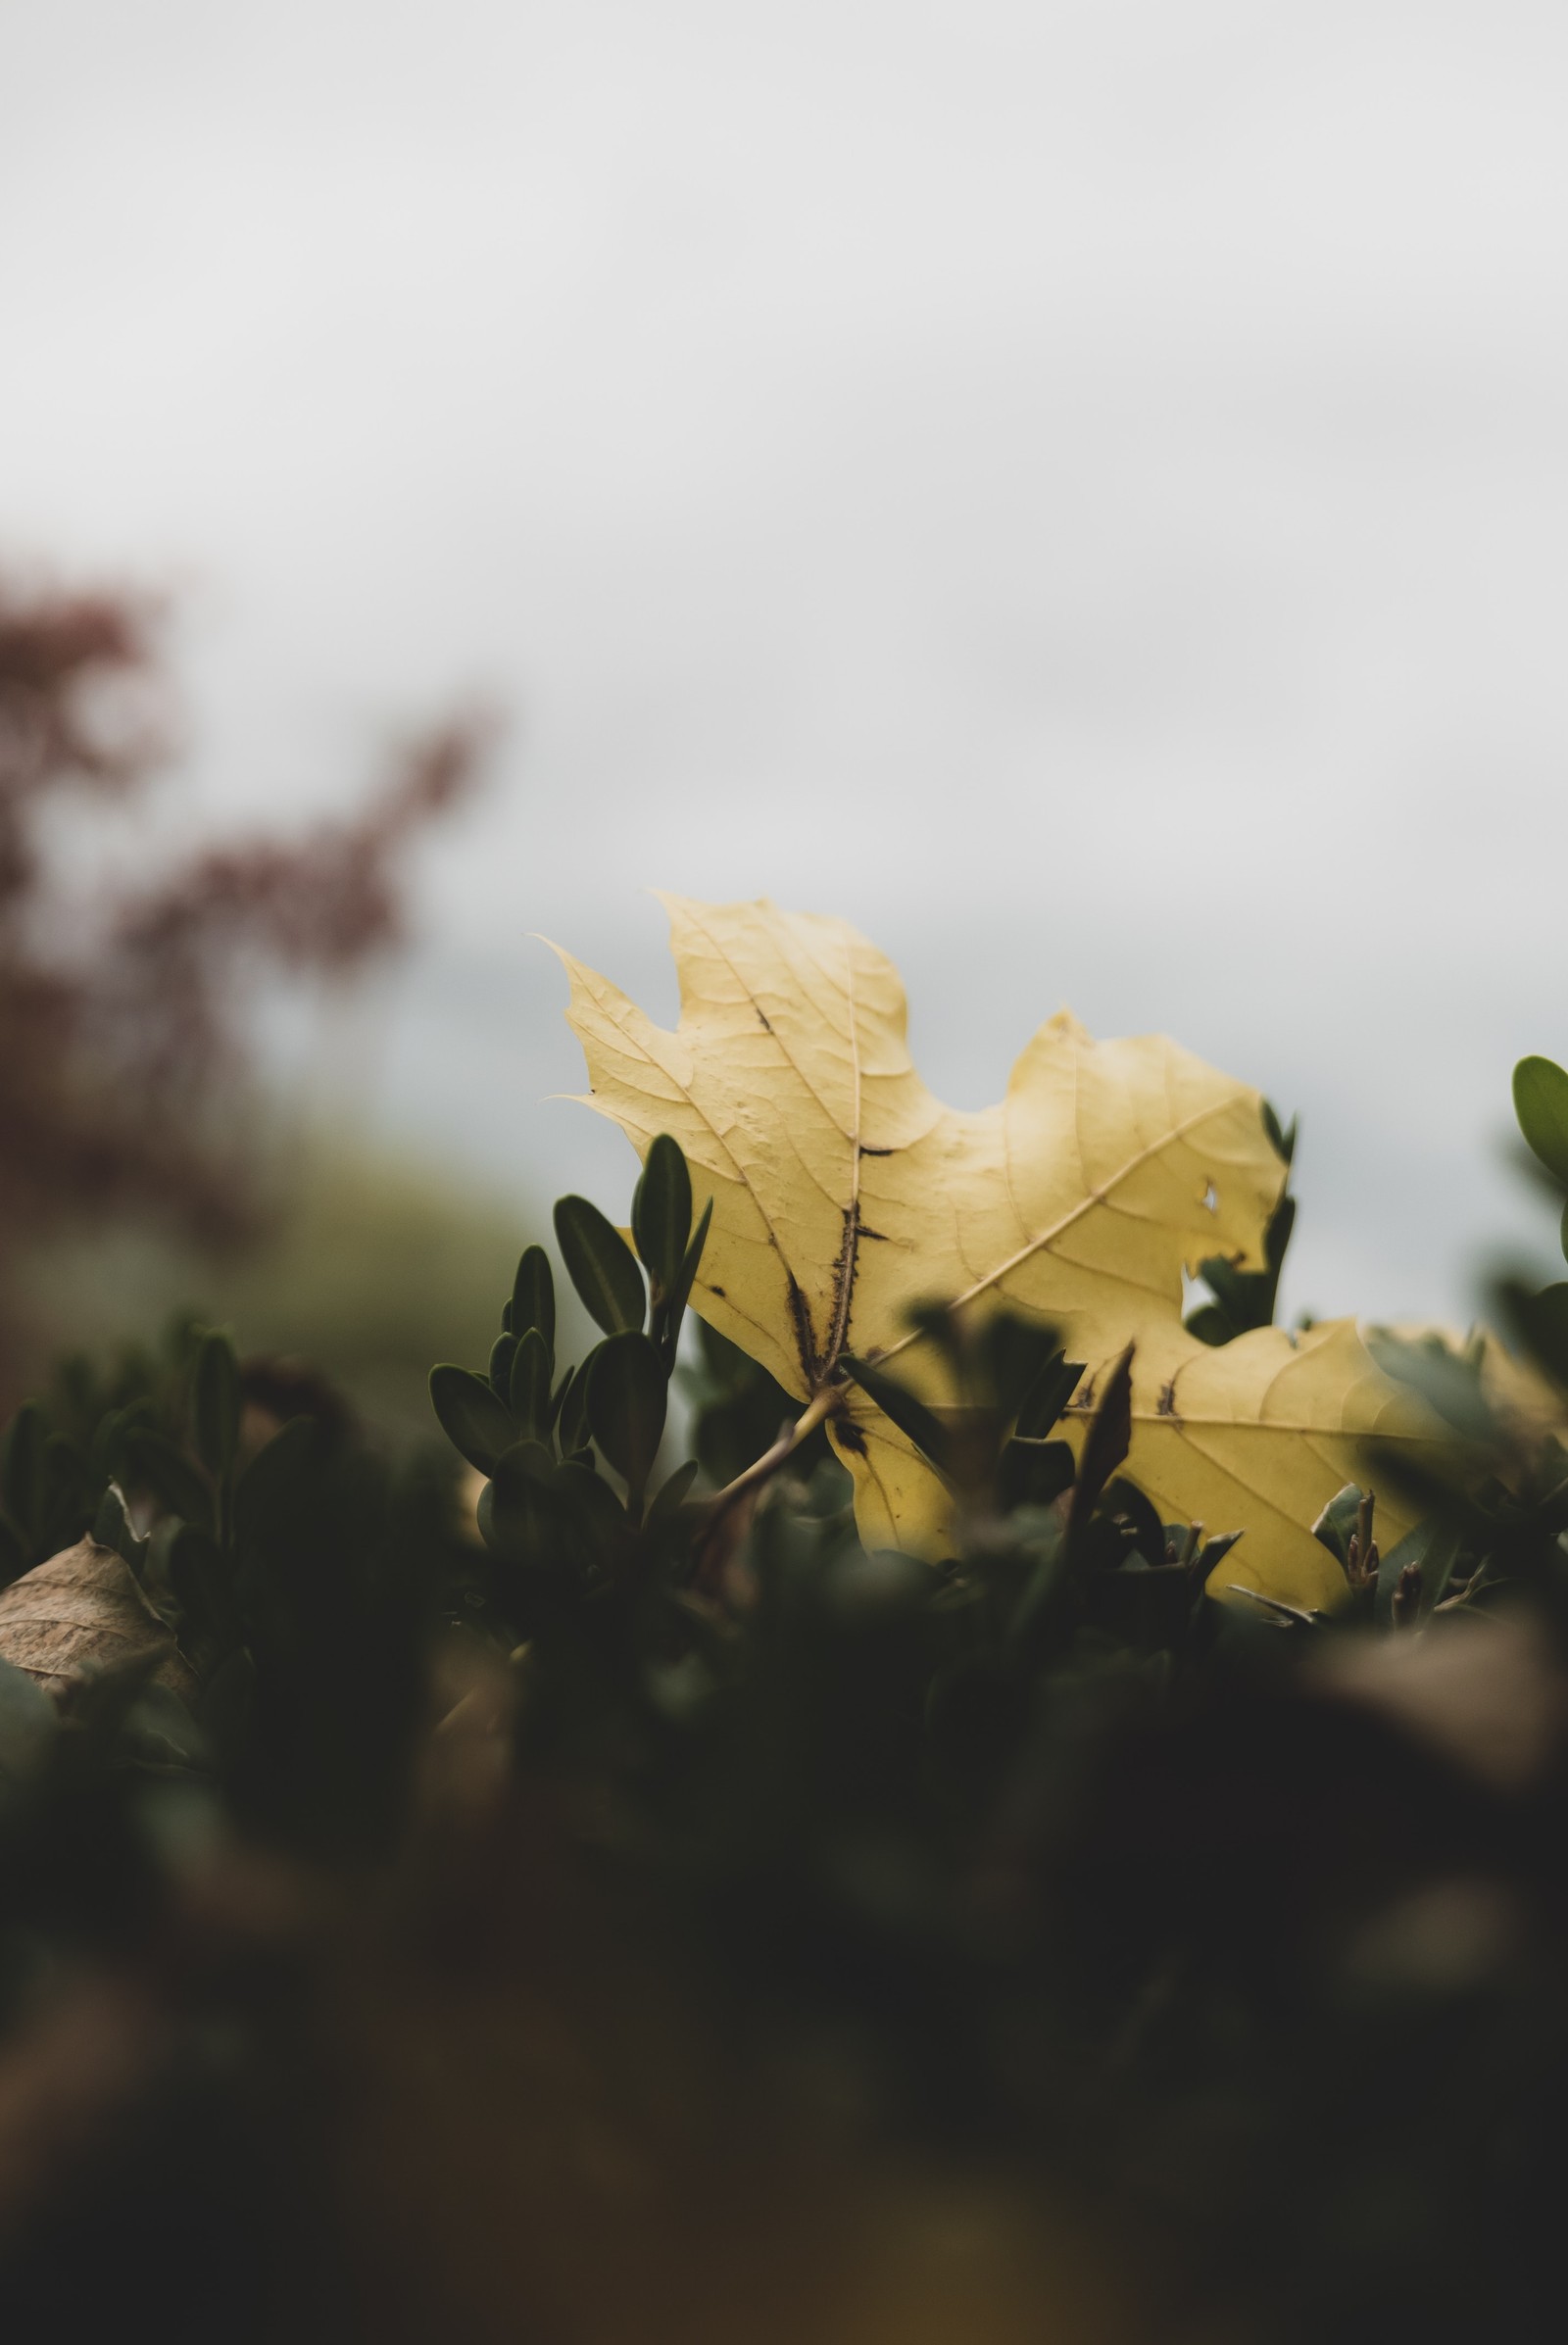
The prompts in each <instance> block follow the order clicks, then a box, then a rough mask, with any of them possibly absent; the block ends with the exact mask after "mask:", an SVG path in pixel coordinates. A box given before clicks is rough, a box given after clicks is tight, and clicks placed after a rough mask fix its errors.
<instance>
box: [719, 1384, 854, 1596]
mask: <svg viewBox="0 0 1568 2345" xmlns="http://www.w3.org/2000/svg"><path fill="white" fill-rule="evenodd" d="M843 1397H844V1387H843V1386H842V1385H823V1386H822V1387H821V1388H820V1389H819V1390H818V1391H817V1392H815V1393H813V1394H812V1396H811V1398H810V1399H809V1401H808V1403H807V1405H806V1407H805V1409H804V1410H803V1411H802V1413H801V1414H800V1416H798V1417H797V1418H796V1420H795V1422H794V1424H793V1425H786V1426H785V1428H784V1430H783V1432H782V1433H781V1434H780V1435H779V1437H778V1440H777V1441H775V1442H774V1443H773V1446H772V1447H771V1449H764V1450H763V1452H762V1454H761V1456H760V1457H759V1458H757V1459H756V1460H755V1461H754V1462H753V1463H752V1464H751V1465H749V1466H748V1467H747V1468H746V1471H745V1472H744V1473H743V1474H737V1475H736V1477H735V1479H734V1481H733V1482H727V1483H726V1484H725V1485H724V1488H723V1489H722V1490H717V1491H715V1492H714V1494H713V1496H712V1497H711V1499H710V1500H709V1507H710V1513H709V1517H708V1521H707V1523H706V1524H705V1525H704V1527H703V1533H702V1537H701V1539H700V1540H699V1542H698V1549H697V1579H698V1581H699V1583H701V1582H703V1581H706V1580H708V1579H710V1578H711V1573H712V1564H713V1559H714V1557H715V1555H721V1554H722V1553H723V1551H724V1549H723V1541H722V1539H721V1536H720V1535H721V1533H722V1532H723V1530H724V1527H725V1525H726V1524H728V1523H729V1522H730V1521H731V1520H732V1519H733V1517H734V1516H735V1514H736V1513H737V1511H738V1510H739V1509H741V1508H742V1507H744V1506H746V1504H747V1503H748V1501H749V1500H750V1499H752V1498H754V1497H755V1496H756V1494H757V1492H758V1491H759V1490H761V1489H762V1488H763V1486H764V1485H765V1484H766V1483H769V1482H771V1481H772V1479H773V1476H774V1475H775V1474H776V1473H777V1472H778V1471H779V1469H780V1467H781V1466H784V1465H787V1464H788V1462H789V1460H790V1459H791V1458H792V1457H793V1456H794V1454H795V1452H796V1450H797V1449H799V1447H800V1446H801V1443H802V1442H803V1441H806V1440H807V1439H808V1438H809V1436H810V1435H811V1434H813V1433H814V1432H815V1431H816V1429H817V1427H818V1426H819V1425H821V1424H823V1423H825V1421H826V1420H827V1419H828V1418H829V1417H831V1416H832V1414H833V1412H834V1410H835V1409H836V1408H837V1407H838V1406H839V1404H840V1402H841V1401H842V1400H843Z"/></svg>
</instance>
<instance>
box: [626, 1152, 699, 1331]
mask: <svg viewBox="0 0 1568 2345" xmlns="http://www.w3.org/2000/svg"><path fill="white" fill-rule="evenodd" d="M631 1231H632V1236H633V1238H634V1239H635V1240H636V1242H637V1251H638V1253H639V1255H640V1256H641V1257H642V1265H643V1268H644V1269H645V1270H646V1271H647V1273H648V1277H649V1282H650V1285H651V1286H652V1288H653V1293H654V1299H655V1301H656V1302H657V1301H658V1300H659V1299H660V1297H661V1296H662V1295H668V1294H670V1293H672V1292H673V1290H674V1286H675V1282H676V1280H677V1279H678V1278H679V1277H680V1266H681V1263H682V1262H683V1260H684V1259H685V1255H686V1246H687V1241H688V1240H689V1239H690V1237H691V1234H692V1178H691V1174H690V1173H689V1172H688V1171H687V1169H686V1159H685V1157H684V1156H683V1155H682V1153H681V1151H680V1149H679V1148H678V1147H677V1146H676V1144H675V1142H674V1141H673V1140H671V1139H670V1137H669V1134H668V1133H667V1132H661V1133H660V1135H659V1137H658V1138H657V1139H656V1140H655V1141H654V1142H653V1143H652V1144H651V1146H650V1148H649V1150H648V1157H647V1161H646V1163H645V1164H644V1166H643V1170H642V1178H641V1180H640V1181H639V1182H638V1184H637V1186H636V1188H635V1190H634V1191H633V1192H632V1200H631Z"/></svg>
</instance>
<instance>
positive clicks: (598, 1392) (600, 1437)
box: [588, 1333, 669, 1503]
mask: <svg viewBox="0 0 1568 2345" xmlns="http://www.w3.org/2000/svg"><path fill="white" fill-rule="evenodd" d="M668 1399H669V1387H668V1385H667V1384H666V1383H665V1381H664V1372H663V1370H662V1368H661V1366H660V1364H659V1355H658V1353H657V1352H656V1351H655V1349H654V1347H653V1345H652V1343H649V1341H648V1339H647V1337H646V1336H642V1335H638V1334H635V1333H627V1334H624V1335H618V1336H612V1337H611V1338H610V1339H609V1341H608V1342H607V1343H601V1344H600V1346H599V1348H598V1350H597V1351H596V1352H595V1353H594V1355H593V1360H592V1364H591V1366H590V1369H589V1374H588V1424H589V1428H590V1430H591V1432H592V1434H593V1437H594V1440H595V1441H597V1442H598V1444H599V1446H600V1448H601V1450H602V1451H603V1452H604V1454H605V1456H606V1457H607V1458H608V1459H609V1461H610V1463H611V1464H612V1465H613V1467H614V1469H615V1471H616V1473H617V1474H619V1475H621V1476H622V1477H623V1478H624V1480H625V1482H626V1485H627V1488H628V1490H630V1492H631V1495H632V1499H633V1502H634V1503H640V1502H641V1498H642V1493H643V1490H645V1489H646V1487H647V1483H648V1477H649V1475H650V1473H651V1472H652V1471H653V1464H654V1460H655V1458H656V1457H657V1456H658V1455H659V1444H660V1442H661V1441H662V1440H663V1438H664V1411H665V1408H666V1406H667V1404H668Z"/></svg>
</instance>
